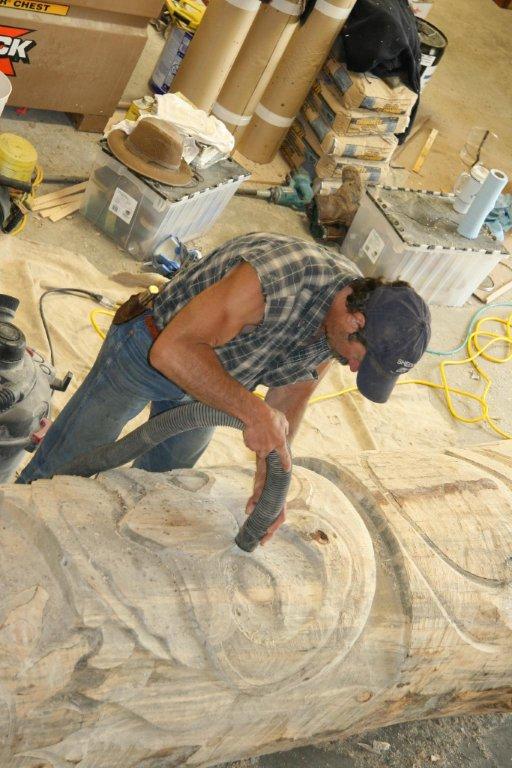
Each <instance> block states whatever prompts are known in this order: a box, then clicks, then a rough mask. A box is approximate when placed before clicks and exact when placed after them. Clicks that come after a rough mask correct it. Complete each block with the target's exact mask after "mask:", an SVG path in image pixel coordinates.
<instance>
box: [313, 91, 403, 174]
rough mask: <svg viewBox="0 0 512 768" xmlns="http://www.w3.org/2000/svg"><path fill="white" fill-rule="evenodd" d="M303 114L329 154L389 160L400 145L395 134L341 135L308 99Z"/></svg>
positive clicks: (325, 151) (324, 150)
mask: <svg viewBox="0 0 512 768" xmlns="http://www.w3.org/2000/svg"><path fill="white" fill-rule="evenodd" d="M303 114H304V117H305V119H306V120H307V122H308V123H309V125H310V126H311V128H312V129H313V131H314V132H315V134H316V136H317V138H318V140H319V141H320V142H321V147H322V151H323V152H324V153H325V154H327V155H338V156H343V157H357V158H359V159H360V160H377V161H380V160H383V161H386V162H388V161H389V160H390V159H391V156H392V154H393V152H394V151H395V149H396V147H397V145H398V139H397V138H396V136H394V135H393V134H388V135H387V136H339V135H338V134H337V133H334V131H333V130H331V129H330V128H329V126H328V125H327V123H325V122H324V120H322V118H321V117H320V115H319V114H318V112H317V111H316V109H315V108H314V107H313V106H312V105H311V103H310V102H308V101H306V103H305V104H304V107H303Z"/></svg>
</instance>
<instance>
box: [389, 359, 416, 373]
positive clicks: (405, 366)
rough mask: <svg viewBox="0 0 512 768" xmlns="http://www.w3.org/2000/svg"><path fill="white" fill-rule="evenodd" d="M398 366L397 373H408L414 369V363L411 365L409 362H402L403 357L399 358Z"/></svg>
mask: <svg viewBox="0 0 512 768" xmlns="http://www.w3.org/2000/svg"><path fill="white" fill-rule="evenodd" d="M396 364H397V368H395V371H394V372H395V373H407V371H409V370H410V369H411V368H413V367H414V363H410V362H409V360H402V358H401V357H399V358H398V360H397V361H396Z"/></svg>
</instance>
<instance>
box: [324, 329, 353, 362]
mask: <svg viewBox="0 0 512 768" xmlns="http://www.w3.org/2000/svg"><path fill="white" fill-rule="evenodd" d="M326 338H327V343H328V344H329V349H330V351H331V357H332V359H333V360H336V361H337V362H338V363H339V364H340V365H348V360H347V358H346V357H343V355H340V353H339V352H336V350H335V349H334V347H333V346H332V345H331V343H330V341H329V337H328V336H327V337H326Z"/></svg>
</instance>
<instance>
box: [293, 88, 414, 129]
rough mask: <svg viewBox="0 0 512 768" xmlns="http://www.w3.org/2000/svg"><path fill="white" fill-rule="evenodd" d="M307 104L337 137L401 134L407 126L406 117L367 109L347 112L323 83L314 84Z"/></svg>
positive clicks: (335, 95) (331, 90)
mask: <svg viewBox="0 0 512 768" xmlns="http://www.w3.org/2000/svg"><path fill="white" fill-rule="evenodd" d="M308 102H309V103H310V104H311V105H312V106H313V107H314V108H315V109H316V111H317V112H318V114H319V115H320V117H321V118H322V119H323V120H324V122H326V123H327V125H328V126H329V127H330V128H331V129H332V130H333V131H334V132H335V133H337V134H338V135H340V136H344V135H347V136H368V135H370V134H376V135H387V134H391V133H403V132H404V131H405V129H406V128H407V126H408V125H409V115H387V114H386V113H385V112H373V111H371V110H369V109H347V108H346V107H344V106H343V104H342V103H341V101H340V99H339V97H338V95H337V93H336V91H335V90H334V89H333V88H332V87H331V86H329V85H327V83H325V82H319V81H317V82H316V83H315V85H314V86H313V88H312V89H311V91H310V93H309V96H308Z"/></svg>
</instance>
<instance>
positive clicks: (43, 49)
mask: <svg viewBox="0 0 512 768" xmlns="http://www.w3.org/2000/svg"><path fill="white" fill-rule="evenodd" d="M7 1H8V0H4V2H7ZM1 2H2V0H0V4H1ZM80 2H81V4H82V5H84V4H86V0H78V3H77V4H73V5H72V6H64V7H65V8H67V13H66V15H56V14H52V13H50V12H48V13H34V12H30V13H29V12H26V11H19V10H18V11H10V10H9V11H6V12H3V13H2V41H1V42H2V43H3V45H1V46H0V71H2V72H4V73H5V74H6V75H7V76H8V77H10V78H11V84H12V95H11V97H10V99H9V105H10V106H16V107H30V108H34V109H50V110H58V111H60V112H71V113H79V114H82V115H84V114H86V115H92V116H103V117H104V118H105V121H104V122H106V119H107V118H108V117H109V116H110V115H111V114H112V112H113V111H114V110H115V109H116V107H117V104H118V102H119V100H120V98H121V96H122V94H123V91H124V88H125V86H126V84H127V82H128V80H129V78H130V75H131V73H132V71H133V69H134V67H135V65H136V63H137V61H138V59H139V57H140V54H141V53H142V50H143V48H144V45H145V43H146V39H147V32H146V19H145V17H142V16H140V15H137V16H129V15H126V14H123V15H120V14H113V13H110V12H105V11H103V12H100V11H98V10H95V9H94V8H92V9H89V8H86V7H81V6H80V4H79V3H80ZM97 4H98V5H99V0H97ZM40 5H42V4H40ZM53 5H56V4H53ZM91 5H92V2H91ZM105 5H107V3H104V6H105ZM123 5H124V3H121V1H120V0H113V2H112V6H113V7H121V6H123ZM133 5H134V3H131V2H128V3H127V7H128V8H131V7H132V6H133ZM154 5H155V4H154V3H149V2H147V1H145V2H143V1H142V0H141V2H140V7H141V8H145V9H146V12H147V11H148V10H149V9H150V7H154ZM100 122H101V121H100ZM98 129H99V130H101V125H98Z"/></svg>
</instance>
